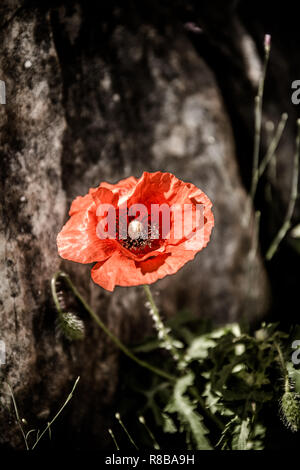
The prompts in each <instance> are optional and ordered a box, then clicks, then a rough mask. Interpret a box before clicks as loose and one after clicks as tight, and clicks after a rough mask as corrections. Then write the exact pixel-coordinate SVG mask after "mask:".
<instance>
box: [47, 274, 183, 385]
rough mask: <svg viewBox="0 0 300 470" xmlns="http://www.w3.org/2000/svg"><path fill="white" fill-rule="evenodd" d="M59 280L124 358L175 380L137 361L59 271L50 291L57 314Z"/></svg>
mask: <svg viewBox="0 0 300 470" xmlns="http://www.w3.org/2000/svg"><path fill="white" fill-rule="evenodd" d="M59 278H62V279H64V281H65V282H66V284H67V285H68V287H69V288H70V289H71V291H72V292H73V294H74V295H75V297H76V298H77V299H78V300H79V302H80V303H81V305H82V306H83V307H84V309H85V310H86V311H87V312H88V313H89V314H90V316H91V317H92V318H93V320H94V321H95V322H96V323H97V325H98V326H99V327H100V328H101V329H102V330H103V331H104V333H105V334H106V335H107V336H108V337H109V338H110V339H111V340H112V341H113V342H114V344H115V345H116V346H117V347H118V348H119V349H120V350H121V351H122V352H123V353H124V354H126V356H128V357H129V358H130V359H132V360H133V361H134V362H136V363H137V364H138V365H139V366H141V367H144V368H145V369H148V370H150V371H151V372H153V373H154V374H157V375H160V376H161V377H163V378H165V379H167V380H170V381H172V382H173V381H174V380H176V379H175V377H173V376H172V375H170V374H168V373H167V372H165V371H163V370H161V369H159V368H157V367H155V366H153V365H151V364H149V363H148V362H146V361H143V360H141V359H139V358H138V357H137V356H135V355H134V354H133V353H132V352H131V351H130V350H129V349H128V348H127V347H126V346H125V344H123V343H122V342H121V341H120V340H119V338H117V336H115V335H114V334H113V333H112V332H111V331H110V330H109V329H108V328H107V326H106V325H105V324H104V323H103V321H102V320H101V319H100V318H99V317H98V315H97V314H96V313H95V312H94V311H93V310H92V308H91V307H90V306H89V305H88V304H87V302H86V301H85V300H84V298H83V297H82V296H81V294H80V293H79V291H78V290H77V288H76V287H75V286H74V284H73V282H72V281H71V279H70V277H69V276H68V275H67V274H66V273H64V272H62V271H59V272H57V273H56V274H54V276H53V277H52V279H51V291H52V295H53V300H54V303H55V306H56V308H57V310H58V312H59V314H62V310H61V307H60V305H59V300H58V297H57V292H56V283H57V281H58V279H59Z"/></svg>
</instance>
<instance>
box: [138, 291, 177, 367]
mask: <svg viewBox="0 0 300 470" xmlns="http://www.w3.org/2000/svg"><path fill="white" fill-rule="evenodd" d="M143 288H144V291H145V294H146V297H147V300H148V302H149V304H150V314H151V316H152V319H153V321H154V325H155V328H156V329H157V332H158V338H159V339H160V341H161V345H162V346H163V347H164V348H165V349H167V350H168V351H170V353H171V354H172V357H173V359H174V360H175V362H178V361H179V359H180V357H179V354H178V352H177V349H176V347H175V346H174V340H173V338H171V336H170V335H169V331H168V329H167V328H166V327H165V325H164V323H163V321H162V319H161V317H160V314H159V310H158V308H157V305H156V303H155V300H154V298H153V295H152V292H151V290H150V287H149V286H148V285H146V284H145V285H143Z"/></svg>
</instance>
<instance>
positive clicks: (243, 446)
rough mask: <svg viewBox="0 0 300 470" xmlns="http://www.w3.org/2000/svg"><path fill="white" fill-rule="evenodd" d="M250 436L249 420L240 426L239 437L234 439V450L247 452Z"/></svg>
mask: <svg viewBox="0 0 300 470" xmlns="http://www.w3.org/2000/svg"><path fill="white" fill-rule="evenodd" d="M249 434H250V426H249V418H248V419H246V420H244V421H242V423H241V424H240V425H239V426H238V433H237V436H236V437H235V438H234V439H233V442H232V449H233V450H247V442H248V439H249Z"/></svg>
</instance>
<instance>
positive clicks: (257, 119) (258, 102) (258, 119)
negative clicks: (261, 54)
mask: <svg viewBox="0 0 300 470" xmlns="http://www.w3.org/2000/svg"><path fill="white" fill-rule="evenodd" d="M269 55H270V48H269V47H266V46H265V58H264V65H263V73H262V76H261V78H260V80H259V85H258V92H257V95H256V97H255V111H254V148H253V167H252V182H251V191H250V195H251V200H252V201H254V197H255V193H256V188H257V184H258V162H259V149H260V139H261V123H262V100H263V94H264V85H265V78H266V71H267V66H268V61H269Z"/></svg>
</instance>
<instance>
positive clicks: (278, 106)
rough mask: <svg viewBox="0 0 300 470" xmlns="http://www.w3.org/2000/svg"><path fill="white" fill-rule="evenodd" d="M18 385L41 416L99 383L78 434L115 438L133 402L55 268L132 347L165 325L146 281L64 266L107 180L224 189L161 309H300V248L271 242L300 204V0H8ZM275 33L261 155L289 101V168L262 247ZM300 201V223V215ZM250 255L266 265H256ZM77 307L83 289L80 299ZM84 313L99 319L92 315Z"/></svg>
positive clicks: (4, 277)
mask: <svg viewBox="0 0 300 470" xmlns="http://www.w3.org/2000/svg"><path fill="white" fill-rule="evenodd" d="M0 18H1V19H0V51H1V53H0V79H1V80H3V81H4V82H5V84H6V104H5V105H4V104H3V105H0V135H1V140H0V158H1V174H0V179H1V193H0V197H1V220H0V223H1V234H0V236H1V244H0V247H1V255H2V256H1V263H2V267H1V274H0V275H1V282H0V291H1V302H0V309H1V311H0V340H2V341H4V342H5V344H6V363H5V364H3V365H1V366H0V377H1V380H2V381H7V382H9V383H10V384H11V386H12V387H13V389H14V391H15V395H16V397H17V399H18V403H20V406H22V410H23V414H24V415H26V419H27V420H28V421H30V422H32V423H35V424H36V425H37V426H39V425H40V423H41V422H45V421H47V418H48V417H49V416H50V415H52V414H53V410H55V409H56V407H57V403H58V402H61V401H62V400H63V399H64V397H65V396H66V395H67V393H68V392H69V390H70V387H71V384H72V382H74V379H75V378H76V377H77V376H78V375H80V376H81V382H80V387H79V388H78V392H77V393H76V396H75V397H74V399H73V400H74V401H73V405H72V409H71V410H67V411H66V413H65V415H64V417H63V419H62V420H61V421H60V422H59V423H58V424H57V430H56V435H57V436H58V438H57V441H55V440H54V441H53V442H54V444H53V446H54V447H55V446H58V447H59V446H60V445H61V444H60V441H59V436H61V435H64V436H65V437H64V442H63V445H64V446H68V445H69V446H71V445H72V446H75V447H78V448H85V449H87V448H94V447H95V446H97V448H99V446H100V448H104V449H105V448H107V446H108V445H110V443H108V440H109V436H108V435H107V433H106V431H105V433H104V430H106V429H107V427H108V426H109V423H110V420H111V416H112V415H113V412H114V410H115V409H116V407H117V404H118V400H119V392H118V391H119V390H120V389H119V386H120V381H119V371H120V357H119V353H118V351H117V350H116V348H115V347H114V346H113V345H112V344H111V342H110V341H109V340H108V339H107V338H106V337H105V336H104V335H103V334H102V332H101V331H98V330H97V329H96V328H95V326H94V325H93V324H92V323H91V321H90V320H89V319H88V318H84V320H85V324H86V330H87V332H86V338H85V340H84V341H83V342H80V343H76V344H73V343H71V344H70V343H69V342H67V341H65V340H63V339H61V338H59V337H58V336H57V332H56V328H55V317H56V313H55V309H54V306H53V303H52V300H51V296H50V287H49V280H50V278H51V276H52V275H53V273H54V272H55V271H57V270H58V269H59V268H62V269H64V270H65V271H66V272H68V273H69V274H70V275H71V277H72V279H73V281H74V283H75V284H76V285H77V286H78V288H79V290H80V292H81V294H82V295H83V297H84V298H85V299H86V300H87V301H88V302H89V303H90V304H91V305H92V306H93V308H94V309H95V310H96V311H97V312H98V314H99V315H100V316H101V318H102V319H103V321H105V323H106V324H107V325H108V326H109V328H110V329H111V330H112V331H113V332H114V333H115V334H116V335H117V336H119V337H121V338H122V340H123V341H124V342H126V343H129V344H130V343H134V342H137V341H139V340H141V339H142V338H143V337H144V336H145V334H147V333H150V332H151V328H152V325H151V321H150V319H149V318H148V316H147V312H146V311H145V306H144V295H143V292H142V290H141V289H140V288H138V287H136V288H134V287H133V288H117V289H116V290H115V291H114V293H108V292H105V291H104V290H103V289H101V288H100V287H99V286H95V285H94V284H93V283H92V281H91V280H90V266H81V265H77V264H75V263H71V262H67V263H65V262H62V260H61V259H60V258H59V256H58V254H57V249H56V241H55V240H56V235H57V233H58V232H59V230H60V229H61V227H62V225H63V224H64V223H65V221H66V220H67V216H68V215H67V214H68V210H69V207H70V204H71V201H72V200H73V199H74V198H75V197H76V196H78V195H84V194H86V193H87V192H88V190H89V188H90V187H95V186H97V185H98V184H99V183H100V182H101V181H108V182H111V183H114V182H117V181H118V180H119V179H121V178H124V177H127V176H130V175H134V176H136V177H139V176H140V175H141V174H142V172H143V171H145V170H147V171H156V170H160V171H167V172H171V173H174V174H175V175H176V176H177V177H178V178H180V179H182V180H184V181H191V182H192V183H194V184H195V185H196V186H198V187H200V188H201V189H202V190H203V191H204V192H205V193H206V194H207V195H208V196H209V198H210V199H211V200H212V202H213V212H214V215H215V229H214V231H213V236H212V239H211V242H210V244H209V245H208V247H207V248H206V249H205V250H203V251H202V252H201V253H200V254H199V255H198V256H197V258H196V261H194V262H192V263H189V264H188V265H187V266H185V267H184V268H183V269H182V270H181V271H179V272H178V273H177V274H176V275H174V276H171V277H168V278H165V279H163V280H161V281H159V282H157V283H156V284H155V285H154V286H153V292H154V295H155V298H156V299H157V302H158V304H159V305H160V308H161V311H162V312H163V313H164V315H165V316H166V317H171V316H172V315H174V314H175V313H176V312H178V311H179V310H182V309H188V310H190V311H191V312H193V314H194V315H195V316H198V317H201V318H209V319H210V321H212V322H213V323H214V324H216V325H220V324H225V323H227V322H233V321H241V320H242V319H245V318H246V319H247V321H249V322H250V323H253V324H256V323H257V324H258V323H259V322H261V321H262V320H270V321H279V322H280V324H281V325H282V328H287V327H288V326H289V325H290V324H292V323H293V322H294V323H295V322H296V321H297V317H298V307H297V301H298V282H299V267H300V263H299V249H300V247H299V243H298V241H297V239H296V238H295V237H294V236H293V235H292V234H291V233H288V234H287V237H286V238H285V240H284V241H283V242H282V244H281V245H280V247H279V250H278V252H277V253H276V255H275V256H274V257H273V259H272V260H271V261H270V262H266V261H265V254H266V251H267V249H268V247H269V246H270V243H271V241H272V239H273V238H274V236H275V235H276V233H277V232H278V230H279V228H280V227H281V225H282V222H283V220H284V217H285V214H286V211H287V207H288V204H289V201H290V194H291V181H292V177H293V159H294V152H295V138H296V120H297V117H299V109H300V108H299V106H300V105H296V104H293V103H292V99H291V97H292V93H293V91H294V90H293V89H292V82H293V81H294V80H298V79H299V80H300V61H299V56H298V53H299V47H300V37H299V36H300V30H299V27H298V19H297V14H296V12H295V7H294V3H293V2H291V1H287V0H286V1H277V2H276V1H267V0H265V1H263V2H262V1H256V0H253V1H252V2H246V1H245V0H240V1H238V0H234V1H227V2H222V1H218V0H210V1H208V0H207V1H205V0H203V1H191V0H190V1H189V0H187V1H180V0H175V1H168V0H165V1H158V0H151V1H148V0H144V1H143V2H140V1H136V0H126V1H122V2H121V1H102V2H98V4H95V2H89V1H72V2H71V1H70V2H68V1H58V0H57V1H53V2H50V1H45V2H43V3H41V2H34V1H26V0H24V1H21V0H3V1H2V2H1V6H0ZM266 33H268V34H270V35H271V38H272V39H271V53H270V60H269V64H268V69H267V75H266V80H265V94H264V103H263V120H262V139H261V149H260V156H261V157H262V156H263V155H264V154H265V153H266V150H267V147H268V144H269V143H270V140H271V139H272V136H273V135H274V132H275V130H276V127H277V125H278V122H279V120H280V117H281V115H282V113H285V112H286V113H288V121H287V124H286V128H285V131H284V134H283V136H282V139H281V141H280V144H279V146H278V148H277V150H276V164H275V165H273V167H272V168H271V170H268V171H266V172H265V173H264V175H263V177H262V179H261V180H260V182H259V186H258V191H257V194H256V197H255V200H254V203H253V204H252V211H253V214H254V212H255V211H257V210H259V211H261V223H260V232H259V237H258V247H257V249H256V244H257V243H256V242H257V241H256V235H255V230H254V227H253V224H251V223H249V220H248V219H247V218H245V217H244V216H245V212H246V206H247V201H248V194H249V191H250V186H251V175H252V155H253V139H254V98H255V95H256V93H257V88H258V82H259V77H260V75H261V73H262V67H263V57H264V36H265V34H266ZM299 219H300V207H299V201H298V200H297V202H296V207H295V211H294V215H293V218H292V227H294V226H296V225H297V224H298V223H299ZM249 256H251V269H250V270H249ZM70 302H71V300H70ZM83 317H84V313H83ZM11 413H12V412H11V408H10V398H9V397H7V396H5V395H3V396H2V397H1V399H0V414H1V419H0V441H1V443H2V445H3V446H4V448H5V447H7V448H21V447H22V441H21V439H22V436H20V434H19V433H18V432H17V431H16V428H17V424H14V422H13V420H12V418H11V416H12V415H11Z"/></svg>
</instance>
